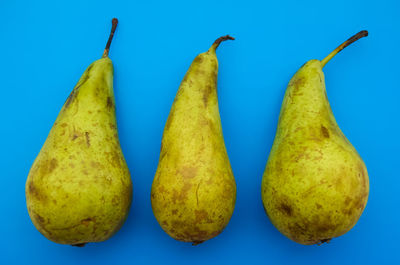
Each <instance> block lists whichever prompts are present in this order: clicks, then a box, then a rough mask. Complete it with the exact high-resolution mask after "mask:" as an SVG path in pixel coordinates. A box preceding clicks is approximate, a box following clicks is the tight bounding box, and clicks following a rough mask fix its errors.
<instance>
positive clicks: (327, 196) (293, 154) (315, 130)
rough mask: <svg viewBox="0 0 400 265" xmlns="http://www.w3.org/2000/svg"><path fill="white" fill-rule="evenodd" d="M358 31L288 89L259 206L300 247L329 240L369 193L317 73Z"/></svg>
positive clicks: (350, 222) (346, 226)
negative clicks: (262, 206)
mask: <svg viewBox="0 0 400 265" xmlns="http://www.w3.org/2000/svg"><path fill="white" fill-rule="evenodd" d="M367 34H368V33H367V32H366V31H362V32H360V33H358V34H356V35H355V36H353V37H352V38H350V39H349V40H347V41H346V42H345V43H343V44H342V45H340V46H339V47H338V48H337V49H335V50H334V51H333V52H332V53H331V54H329V55H328V56H327V57H326V58H325V59H324V60H322V61H319V60H311V61H308V62H307V63H306V64H305V65H304V66H302V67H301V68H300V70H298V71H297V73H296V74H295V75H294V76H293V78H292V79H291V80H290V82H289V85H288V87H287V90H286V93H285V96H284V100H283V103H282V108H281V112H280V116H279V122H278V128H277V132H276V136H275V140H274V143H273V146H272V149H271V152H270V155H269V159H268V162H267V166H266V169H265V172H264V176H263V179H262V201H263V204H264V208H265V211H266V213H267V215H268V216H269V218H270V220H271V222H272V223H273V224H274V226H275V227H276V228H277V229H278V230H279V231H280V232H281V233H282V234H284V235H285V236H287V237H288V238H290V239H292V240H293V241H295V242H298V243H300V244H304V245H311V244H316V243H317V244H319V243H324V242H328V241H330V240H331V239H332V238H334V237H338V236H340V235H343V234H344V233H346V232H348V231H349V230H350V229H351V228H352V227H353V226H354V225H355V224H356V223H357V221H358V219H359V218H360V216H361V214H362V212H363V210H364V208H365V206H366V203H367V200H368V194H369V180H368V173H367V169H366V167H365V164H364V162H363V160H362V159H361V157H360V155H359V154H358V153H357V151H356V150H355V148H354V147H353V146H352V145H351V143H350V142H349V141H348V140H347V138H346V137H345V136H344V134H343V133H342V131H341V130H340V128H339V126H338V125H337V123H336V120H335V117H334V116H333V113H332V110H331V107H330V105H329V101H328V98H327V95H326V90H325V78H324V73H323V72H322V68H323V67H324V65H325V64H326V63H327V62H328V61H329V60H330V59H331V58H332V57H333V56H334V55H336V54H337V53H338V52H340V51H341V50H342V49H343V48H344V47H346V46H347V45H349V44H350V43H352V42H354V41H356V40H357V39H359V38H361V37H364V36H367Z"/></svg>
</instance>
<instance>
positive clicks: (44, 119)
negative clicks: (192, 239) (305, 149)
mask: <svg viewBox="0 0 400 265" xmlns="http://www.w3.org/2000/svg"><path fill="white" fill-rule="evenodd" d="M135 2H136V3H135ZM138 2H139V1H130V3H128V1H126V2H124V1H81V0H80V1H76V0H73V1H72V0H71V1H66V2H65V3H61V1H25V2H24V1H1V2H0V17H1V19H2V22H1V23H0V32H1V37H0V38H1V39H0V51H1V54H2V55H1V59H2V60H1V63H0V76H1V88H2V89H1V93H2V100H1V104H0V108H1V109H0V111H1V113H2V122H1V130H0V139H1V140H0V141H1V147H2V148H1V149H2V152H1V159H0V163H1V172H2V174H1V175H2V177H1V180H2V182H1V187H2V189H1V192H0V199H1V204H0V213H1V219H0V227H1V230H2V232H1V235H2V239H1V241H0V253H1V254H0V263H1V264H68V265H69V264H86V265H87V264H251V263H254V264H378V263H379V264H382V263H386V264H395V263H396V262H395V261H397V262H398V261H399V257H398V249H399V247H398V241H399V236H400V233H399V225H398V223H399V217H400V214H399V210H400V206H399V205H400V200H399V192H398V190H399V184H400V178H399V150H400V141H399V132H400V125H399V124H400V122H399V114H400V107H399V98H400V85H399V84H400V82H399V74H400V71H399V64H398V62H399V61H400V53H399V47H400V37H399V36H400V30H399V29H400V19H399V11H400V4H399V3H400V2H399V1H396V0H392V1H384V0H380V1H361V0H360V1H348V0H346V1H344V0H336V1H321V0H319V1H272V3H271V1H268V2H269V3H267V1H251V0H246V1H241V2H239V1H238V2H236V1H208V0H204V1H181V2H178V1H140V3H138ZM329 2H330V3H329ZM114 16H115V17H118V18H119V21H120V24H119V26H118V29H117V32H116V35H115V39H114V42H113V44H112V46H111V52H110V58H111V59H112V60H113V62H114V67H115V80H114V88H115V94H116V105H117V115H118V117H117V118H118V127H119V133H120V137H121V144H122V149H123V151H124V154H125V157H126V160H127V162H128V165H129V168H130V170H131V173H132V176H133V185H134V197H133V204H132V207H131V211H130V214H129V218H128V220H127V221H126V223H125V225H124V226H123V227H122V229H121V230H120V231H119V232H118V233H117V234H116V235H115V236H114V237H112V238H111V239H110V240H108V241H106V242H102V243H97V244H88V245H87V246H86V247H84V248H76V247H70V246H63V245H58V244H55V243H53V242H50V241H49V240H47V239H46V238H45V237H43V236H42V235H41V234H40V233H39V232H38V231H37V230H36V229H35V227H34V226H33V224H32V223H31V221H30V219H29V216H28V213H27V209H26V206H25V194H24V185H25V180H26V177H27V175H28V172H29V169H30V166H31V164H32V162H33V160H34V159H35V157H36V156H37V154H38V152H39V150H40V148H41V146H42V145H43V143H44V141H45V139H46V137H47V134H48V132H49V130H50V128H51V126H52V124H53V122H54V120H55V119H56V117H57V114H58V112H59V110H60V109H61V107H62V105H63V103H64V101H65V99H66V97H67V96H68V94H69V93H70V91H71V90H72V88H73V87H74V85H75V83H76V82H77V81H78V79H79V77H80V75H81V74H82V73H83V71H84V70H85V69H86V67H87V66H88V65H89V64H90V63H91V62H92V61H94V60H96V59H98V58H99V57H100V56H101V54H102V52H103V48H104V45H105V43H106V40H107V37H108V33H109V30H110V20H111V18H112V17H114ZM362 29H367V30H369V33H370V36H369V37H367V38H364V39H362V40H360V41H359V42H357V43H356V44H353V45H352V46H350V47H348V48H347V49H346V50H344V51H343V52H341V53H340V54H339V55H338V56H336V57H335V58H334V59H333V60H332V61H331V62H330V63H329V64H328V65H327V66H326V68H325V69H324V71H325V75H326V85H327V92H328V97H329V100H330V103H331V106H332V109H333V112H334V114H335V117H336V119H337V122H338V124H339V126H340V127H341V129H342V130H343V132H344V133H345V134H346V136H347V137H348V138H349V140H350V141H351V142H352V143H353V145H354V146H355V147H356V149H357V150H358V152H359V153H360V154H361V156H362V157H363V159H364V161H365V163H366V165H367V168H368V171H369V176H370V187H371V191H370V197H369V202H368V205H367V207H366V209H365V211H364V214H363V215H362V217H361V219H360V220H359V222H358V224H357V225H356V226H355V227H354V228H353V229H352V230H351V231H350V232H349V233H347V234H346V235H344V236H342V237H340V238H337V239H334V240H333V241H332V242H331V243H330V244H324V245H322V246H302V245H299V244H296V243H294V242H292V241H290V240H289V239H287V238H285V237H284V236H282V235H281V234H280V233H279V232H278V231H277V230H276V229H275V228H274V227H273V226H272V224H271V223H270V222H269V220H268V218H267V216H266V215H265V213H264V210H263V207H262V203H261V199H260V185H261V177H262V174H263V171H264V167H265V164H266V161H267V157H268V154H269V150H270V148H271V145H272V141H273V138H274V134H275V128H276V125H277V120H278V114H279V110H280V104H281V101H282V98H283V93H284V90H285V88H286V85H287V83H288V81H289V79H290V78H291V76H292V75H293V74H294V73H295V72H296V70H297V69H298V68H299V67H300V66H301V65H302V64H303V63H305V62H306V61H307V60H309V59H313V58H316V59H322V58H323V57H324V56H326V55H327V54H328V53H329V52H330V51H331V50H332V49H333V48H335V47H336V46H337V45H338V44H340V43H341V42H342V41H344V40H346V39H347V38H348V37H350V36H351V35H352V34H354V33H356V32H358V31H359V30H362ZM225 34H231V35H232V36H234V37H236V40H235V41H231V42H226V43H224V44H222V45H221V47H220V48H219V49H218V58H219V64H220V71H219V82H218V83H219V84H218V85H219V87H218V93H219V95H218V96H219V103H220V112H221V119H222V126H223V129H224V136H225V142H226V146H227V150H228V154H229V157H230V160H231V164H232V168H233V171H234V174H235V178H236V182H237V203H236V208H235V212H234V214H233V217H232V219H231V222H230V223H229V225H228V227H227V228H226V229H225V230H224V232H223V233H222V234H221V235H219V236H218V237H216V238H214V239H212V240H209V241H207V242H206V243H203V244H201V245H198V246H196V247H193V246H191V245H190V244H188V243H182V242H178V241H175V240H173V239H172V238H170V237H169V236H168V235H167V234H165V233H164V232H163V231H162V230H161V228H160V226H159V225H158V223H157V221H156V220H155V218H154V216H153V213H152V210H151V204H150V188H151V184H152V180H153V176H154V173H155V171H156V167H157V163H158V157H159V150H160V142H161V135H162V132H163V127H164V124H165V122H166V119H167V116H168V113H169V110H170V107H171V104H172V101H173V98H174V96H175V93H176V91H177V89H178V86H179V84H180V81H181V80H182V78H183V76H184V74H185V72H186V70H187V69H188V67H189V65H190V64H191V61H192V59H193V58H194V57H195V56H196V55H197V54H198V53H200V52H203V51H206V50H207V49H208V48H209V46H210V44H211V43H212V42H213V41H214V40H215V39H216V38H217V37H219V36H221V35H225ZM396 250H397V251H396Z"/></svg>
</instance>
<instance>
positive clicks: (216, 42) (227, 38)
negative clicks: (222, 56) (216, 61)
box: [211, 35, 235, 50]
mask: <svg viewBox="0 0 400 265" xmlns="http://www.w3.org/2000/svg"><path fill="white" fill-rule="evenodd" d="M234 39H235V38H234V37H231V36H229V35H226V36H222V37H219V38H218V39H216V40H215V41H214V43H213V45H212V46H211V47H212V48H213V49H214V50H216V49H217V48H218V46H219V45H220V44H221V42H223V41H226V40H234Z"/></svg>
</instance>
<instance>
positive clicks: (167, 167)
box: [151, 36, 236, 244]
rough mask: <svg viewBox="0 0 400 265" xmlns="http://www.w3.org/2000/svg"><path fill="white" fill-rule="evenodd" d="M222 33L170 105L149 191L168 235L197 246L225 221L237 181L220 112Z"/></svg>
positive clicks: (186, 78) (227, 37)
mask: <svg viewBox="0 0 400 265" xmlns="http://www.w3.org/2000/svg"><path fill="white" fill-rule="evenodd" d="M228 39H233V38H232V37H230V36H224V37H221V38H219V39H217V40H216V41H215V42H214V44H213V45H212V46H211V48H210V49H209V50H208V51H207V52H205V53H202V54H199V55H198V56H197V57H196V58H195V59H194V61H193V63H192V65H191V66H190V68H189V70H188V72H187V73H186V75H185V77H184V79H183V81H182V83H181V85H180V87H179V90H178V92H177V95H176V97H175V100H174V103H173V105H172V108H171V112H170V114H169V117H168V120H167V123H166V125H165V129H164V134H163V138H162V144H161V154H160V160H159V164H158V168H157V172H156V175H155V178H154V181H153V185H152V189H151V203H152V207H153V212H154V215H155V217H156V219H157V221H158V222H159V224H160V225H161V227H162V229H164V231H165V232H167V233H168V234H169V235H170V236H171V237H173V238H175V239H177V240H181V241H185V242H193V244H199V243H201V242H204V241H205V240H208V239H210V238H213V237H215V236H217V235H218V234H219V233H221V232H222V230H223V229H224V228H225V226H226V225H227V224H228V222H229V220H230V218H231V216H232V213H233V209H234V206H235V200H236V184H235V179H234V177H233V174H232V169H231V166H230V163H229V158H228V155H227V152H226V148H225V143H224V138H223V135H222V128H221V120H220V115H219V110H218V98H217V75H218V60H217V56H216V53H215V51H216V49H217V47H218V46H219V44H220V43H221V42H222V41H225V40H228Z"/></svg>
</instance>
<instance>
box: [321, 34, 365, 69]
mask: <svg viewBox="0 0 400 265" xmlns="http://www.w3.org/2000/svg"><path fill="white" fill-rule="evenodd" d="M367 36H368V31H366V30H362V31H360V32H358V33H357V34H355V35H354V36H352V37H351V38H350V39H348V40H346V41H345V42H343V43H342V44H340V45H339V46H338V47H337V48H336V49H334V50H333V51H332V52H331V53H330V54H328V56H326V57H325V58H324V59H323V60H322V61H321V64H322V67H324V66H325V64H327V62H329V61H330V60H331V59H332V58H333V57H334V56H335V55H336V54H338V53H339V52H340V51H341V50H343V49H344V48H346V47H347V46H349V45H350V44H352V43H353V42H355V41H357V40H359V39H361V38H363V37H367Z"/></svg>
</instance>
